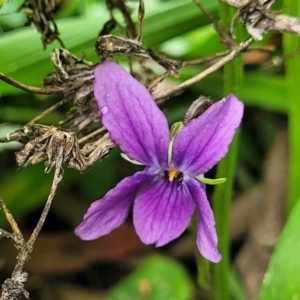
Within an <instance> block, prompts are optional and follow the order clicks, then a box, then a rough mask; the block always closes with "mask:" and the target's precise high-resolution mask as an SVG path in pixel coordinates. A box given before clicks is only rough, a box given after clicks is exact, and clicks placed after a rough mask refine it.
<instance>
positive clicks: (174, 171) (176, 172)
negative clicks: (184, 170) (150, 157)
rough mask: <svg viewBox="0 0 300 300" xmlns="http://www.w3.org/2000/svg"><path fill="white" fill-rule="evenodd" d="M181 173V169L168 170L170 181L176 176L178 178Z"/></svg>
mask: <svg viewBox="0 0 300 300" xmlns="http://www.w3.org/2000/svg"><path fill="white" fill-rule="evenodd" d="M179 174H180V171H178V170H174V169H171V170H168V176H169V181H170V182H172V181H173V180H174V178H176V177H177V176H178V175H179Z"/></svg>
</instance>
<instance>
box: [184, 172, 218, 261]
mask: <svg viewBox="0 0 300 300" xmlns="http://www.w3.org/2000/svg"><path fill="white" fill-rule="evenodd" d="M186 185H187V187H188V189H189V191H190V194H191V196H192V198H193V199H194V201H195V203H196V206H197V211H198V230H197V246H198V249H199V251H200V253H201V254H202V256H204V257H205V258H206V259H208V260H210V261H212V262H215V263H217V262H219V261H220V260H221V259H222V256H221V254H220V253H219V252H218V249H217V244H218V237H217V233H216V228H215V219H214V215H213V212H212V209H211V207H210V205H209V202H208V200H207V197H206V194H205V190H204V188H202V186H201V184H200V183H199V182H198V181H197V180H196V179H193V178H191V179H189V180H188V181H186Z"/></svg>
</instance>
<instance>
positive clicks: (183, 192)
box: [133, 177, 195, 246]
mask: <svg viewBox="0 0 300 300" xmlns="http://www.w3.org/2000/svg"><path fill="white" fill-rule="evenodd" d="M194 208H195V204H194V202H193V199H191V197H190V194H189V191H188V189H187V188H186V186H185V185H184V184H182V182H180V181H178V180H177V179H176V180H174V181H173V182H169V180H168V178H164V177H163V178H157V179H156V180H154V181H152V182H147V183H145V184H144V185H143V187H141V189H139V190H138V193H137V195H136V198H135V201H134V206H133V222H134V226H135V229H136V232H137V234H138V236H139V237H140V239H141V240H142V242H143V243H145V244H153V243H155V244H156V246H163V245H165V244H167V243H168V242H170V241H172V240H173V239H175V238H177V237H178V236H180V235H181V234H182V233H183V231H184V230H185V229H186V227H187V226H188V224H189V223H190V220H191V217H192V214H193V211H194Z"/></svg>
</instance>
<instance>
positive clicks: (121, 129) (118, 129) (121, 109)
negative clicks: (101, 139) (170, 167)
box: [94, 62, 169, 168]
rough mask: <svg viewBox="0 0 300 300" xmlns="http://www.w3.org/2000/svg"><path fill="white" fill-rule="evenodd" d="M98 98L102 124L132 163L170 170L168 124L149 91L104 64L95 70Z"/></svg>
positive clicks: (110, 65) (113, 66)
mask: <svg viewBox="0 0 300 300" xmlns="http://www.w3.org/2000/svg"><path fill="white" fill-rule="evenodd" d="M94 94H95V98H96V100H97V102H98V106H99V108H100V111H101V113H102V123H103V124H104V126H105V127H106V128H107V129H108V131H109V133H110V136H111V138H112V140H113V141H114V142H115V143H116V144H117V145H118V146H120V148H121V149H122V151H123V152H125V153H126V154H127V155H128V156H129V157H130V158H131V159H134V160H137V161H139V162H141V163H144V164H145V165H154V166H156V167H159V166H160V167H163V168H165V167H166V166H167V162H168V144H169V128H168V123H167V120H166V118H165V116H164V114H163V113H162V112H161V110H160V109H159V108H158V107H157V105H156V104H155V102H154V100H153V99H152V97H151V95H150V94H149V92H148V91H147V89H146V88H145V87H144V86H143V85H142V84H141V83H140V82H138V81H137V80H136V79H134V78H133V77H132V76H131V75H130V74H129V73H127V72H126V71H125V70H124V69H123V68H122V67H120V66H119V65H118V64H116V63H114V62H104V63H102V64H101V65H99V66H98V67H97V68H96V69H95V82H94Z"/></svg>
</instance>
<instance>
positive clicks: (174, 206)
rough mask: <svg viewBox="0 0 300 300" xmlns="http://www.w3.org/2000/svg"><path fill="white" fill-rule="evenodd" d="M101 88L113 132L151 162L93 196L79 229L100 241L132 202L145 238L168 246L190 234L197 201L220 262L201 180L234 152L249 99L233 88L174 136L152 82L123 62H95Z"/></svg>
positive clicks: (203, 245)
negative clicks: (145, 81) (240, 97)
mask: <svg viewBox="0 0 300 300" xmlns="http://www.w3.org/2000/svg"><path fill="white" fill-rule="evenodd" d="M94 94H95V98H96V100H97V103H98V106H99V109H100V111H101V114H102V123H103V124H104V126H105V127H106V128H107V130H108V131H109V133H110V136H111V139H112V140H113V141H114V143H115V144H117V145H118V146H120V148H121V150H122V151H123V152H124V153H125V154H126V155H127V156H128V157H129V158H130V159H132V160H135V161H138V162H140V163H141V164H143V165H145V166H146V168H145V169H144V170H143V171H140V172H136V173H135V174H134V175H132V176H129V177H127V178H125V179H123V180H122V181H121V182H119V183H118V184H117V186H116V187H115V188H113V189H111V190H110V191H109V192H108V193H107V194H106V195H105V196H104V197H103V198H102V199H100V200H97V201H95V202H94V203H92V204H91V206H90V207H89V209H88V211H87V213H86V214H85V216H84V219H83V222H82V223H81V224H80V225H79V226H78V227H77V228H76V230H75V232H76V234H77V235H78V236H79V237H80V238H81V239H83V240H93V239H96V238H98V237H100V236H103V235H106V234H108V233H110V232H111V231H112V230H114V229H115V228H117V227H118V226H120V225H121V224H122V223H123V222H124V221H125V219H126V217H127V215H128V213H129V210H130V208H131V206H132V204H133V223H134V226H135V229H136V232H137V234H138V236H139V237H140V239H141V240H142V242H143V243H145V244H155V245H156V246H163V245H165V244H167V243H169V242H170V241H172V240H173V239H175V238H177V237H178V236H180V235H181V234H182V233H183V231H184V230H185V229H186V228H187V226H188V225H189V223H190V221H191V218H192V215H193V212H194V210H195V208H196V210H197V212H198V231H197V241H196V243H197V246H198V249H199V251H200V253H201V254H202V255H203V256H204V257H205V258H206V259H208V260H210V261H212V262H219V261H220V260H221V255H220V254H219V252H218V250H217V242H218V239H217V234H216V229H215V221H214V216H213V212H212V210H211V207H210V204H209V202H208V200H207V197H206V193H205V186H204V184H203V183H202V182H199V180H201V178H202V177H201V176H202V175H203V174H204V173H205V172H207V171H208V170H209V169H211V168H212V167H213V166H214V165H215V164H216V163H217V162H218V161H219V160H220V159H221V158H222V157H223V156H224V155H225V154H226V152H227V151H228V146H229V144H230V142H231V141H232V138H233V136H234V132H235V129H236V128H237V127H238V126H239V124H240V122H241V118H242V115H243V104H242V103H241V102H240V101H239V100H238V99H237V98H236V97H235V96H234V95H229V96H228V97H226V98H225V99H223V100H221V101H218V102H216V103H214V104H213V105H212V106H210V107H209V108H208V109H207V110H206V111H205V112H204V113H203V114H202V115H201V116H200V117H198V118H196V119H193V120H192V121H191V122H190V123H188V124H187V125H186V126H183V127H182V129H181V130H180V131H179V132H178V133H177V134H176V135H175V137H174V139H172V141H171V142H170V133H169V128H168V123H167V120H166V118H165V116H164V114H163V113H162V112H161V110H160V109H159V108H158V107H157V105H156V104H155V102H154V101H153V99H152V97H151V95H150V94H149V92H148V91H147V89H146V88H145V87H144V86H143V85H142V84H141V83H139V82H138V81H137V80H136V79H134V78H133V77H132V76H131V75H130V74H128V73H127V72H126V71H125V70H124V69H122V68H121V67H120V66H119V65H118V64H116V63H114V62H104V63H102V64H101V65H99V66H98V67H97V68H96V69H95V82H94ZM169 145H170V149H169ZM199 175H201V176H200V177H199ZM196 177H199V178H198V179H197V178H196ZM203 181H204V180H203Z"/></svg>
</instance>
